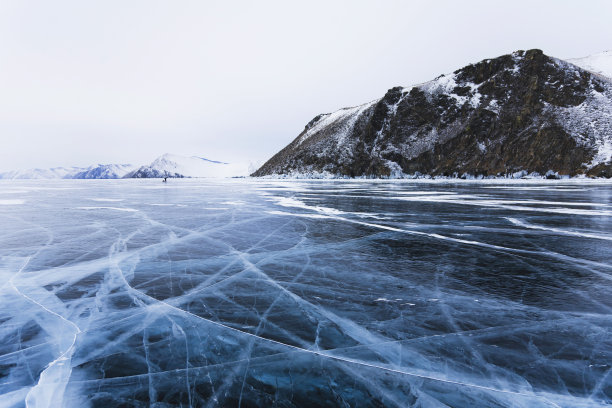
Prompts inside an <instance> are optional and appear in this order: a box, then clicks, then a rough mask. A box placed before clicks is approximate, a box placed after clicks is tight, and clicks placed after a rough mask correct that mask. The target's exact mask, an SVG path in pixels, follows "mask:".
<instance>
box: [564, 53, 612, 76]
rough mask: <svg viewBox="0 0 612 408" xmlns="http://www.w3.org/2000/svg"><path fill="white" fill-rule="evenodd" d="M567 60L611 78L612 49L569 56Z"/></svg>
mask: <svg viewBox="0 0 612 408" xmlns="http://www.w3.org/2000/svg"><path fill="white" fill-rule="evenodd" d="M567 62H571V63H572V64H574V65H577V66H579V67H580V68H582V69H586V70H587V71H590V72H593V73H595V74H599V75H603V76H605V77H607V78H610V79H612V51H604V52H600V53H598V54H593V55H589V56H587V57H582V58H571V59H568V60H567Z"/></svg>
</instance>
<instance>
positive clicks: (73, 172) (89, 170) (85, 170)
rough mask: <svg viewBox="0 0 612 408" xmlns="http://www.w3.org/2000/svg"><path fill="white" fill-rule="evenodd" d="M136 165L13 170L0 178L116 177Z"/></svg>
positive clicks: (120, 176) (119, 176)
mask: <svg viewBox="0 0 612 408" xmlns="http://www.w3.org/2000/svg"><path fill="white" fill-rule="evenodd" d="M134 169H136V166H134V165H131V164H96V165H93V166H89V167H54V168H51V169H29V170H15V171H8V172H5V173H0V179H117V178H122V177H123V176H125V175H126V174H127V173H129V172H130V171H134Z"/></svg>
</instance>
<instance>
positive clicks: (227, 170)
mask: <svg viewBox="0 0 612 408" xmlns="http://www.w3.org/2000/svg"><path fill="white" fill-rule="evenodd" d="M246 170H247V169H246V168H245V169H244V170H243V171H241V170H240V168H238V167H237V166H235V165H231V164H229V163H224V162H220V161H214V160H209V159H205V158H203V157H198V156H180V155H178V154H170V153H166V154H164V155H162V156H160V157H158V158H157V159H155V160H154V161H153V162H152V163H151V164H149V165H147V166H142V167H140V168H139V169H138V170H135V171H133V172H131V173H129V174H127V175H126V176H125V177H126V178H155V177H232V176H240V175H246Z"/></svg>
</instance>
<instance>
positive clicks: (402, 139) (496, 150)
mask: <svg viewBox="0 0 612 408" xmlns="http://www.w3.org/2000/svg"><path fill="white" fill-rule="evenodd" d="M606 55H608V54H606ZM605 61H606V58H604V56H601V55H600V56H599V57H591V58H588V59H583V60H581V61H579V62H578V63H579V65H580V64H584V65H586V64H587V62H588V64H590V65H589V66H590V67H591V68H592V69H593V70H594V69H597V70H598V72H607V71H605V70H604V67H605V63H604V62H605ZM611 159H612V79H608V78H606V77H605V76H602V75H601V74H593V73H592V72H591V71H589V70H585V69H583V68H580V67H579V66H578V65H575V64H573V63H569V62H567V61H563V60H559V59H556V58H552V57H549V56H546V55H545V54H544V53H543V52H542V51H540V50H529V51H517V52H514V53H512V54H508V55H503V56H501V57H498V58H493V59H486V60H484V61H481V62H479V63H476V64H471V65H468V66H466V67H464V68H461V69H458V70H457V71H455V72H453V73H451V74H447V75H441V76H439V77H438V78H436V79H434V80H432V81H429V82H426V83H424V84H420V85H416V86H413V87H408V88H404V87H395V88H392V89H390V90H389V91H388V92H387V93H386V95H385V96H384V97H382V98H381V99H377V100H375V101H372V102H369V103H366V104H364V105H360V106H357V107H354V108H345V109H341V110H338V111H336V112H334V113H327V114H321V115H318V116H317V117H315V118H314V119H313V120H311V121H310V122H309V123H308V124H307V125H306V127H305V129H304V130H303V131H302V133H300V134H299V135H298V136H297V138H295V140H293V142H291V143H290V144H289V145H288V146H286V147H285V148H284V149H282V150H281V151H280V152H278V153H277V154H276V155H274V156H273V157H272V158H271V159H270V160H268V161H267V162H266V163H265V164H264V165H263V166H262V167H261V168H259V169H258V170H257V171H256V172H255V173H253V175H254V176H289V177H329V176H331V177H346V176H349V177H360V176H361V177H405V176H410V175H412V176H414V175H419V174H421V175H431V176H454V175H455V176H462V175H466V176H470V175H471V176H475V177H481V176H482V177H489V176H508V175H523V174H526V173H532V172H537V173H539V174H546V173H549V172H552V173H558V174H560V175H570V176H576V175H582V174H584V175H588V176H594V177H612V162H611Z"/></svg>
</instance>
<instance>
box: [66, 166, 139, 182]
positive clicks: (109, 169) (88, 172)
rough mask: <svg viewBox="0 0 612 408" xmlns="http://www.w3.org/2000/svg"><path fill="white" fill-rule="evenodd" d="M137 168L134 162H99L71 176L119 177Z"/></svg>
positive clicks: (82, 177)
mask: <svg viewBox="0 0 612 408" xmlns="http://www.w3.org/2000/svg"><path fill="white" fill-rule="evenodd" d="M136 169H137V166H134V165H133V164H97V165H94V166H90V167H88V168H87V169H85V170H83V171H80V172H78V173H76V174H74V175H72V176H71V177H69V178H74V179H118V178H122V177H124V176H125V175H126V174H128V173H129V172H132V171H134V170H136Z"/></svg>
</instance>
